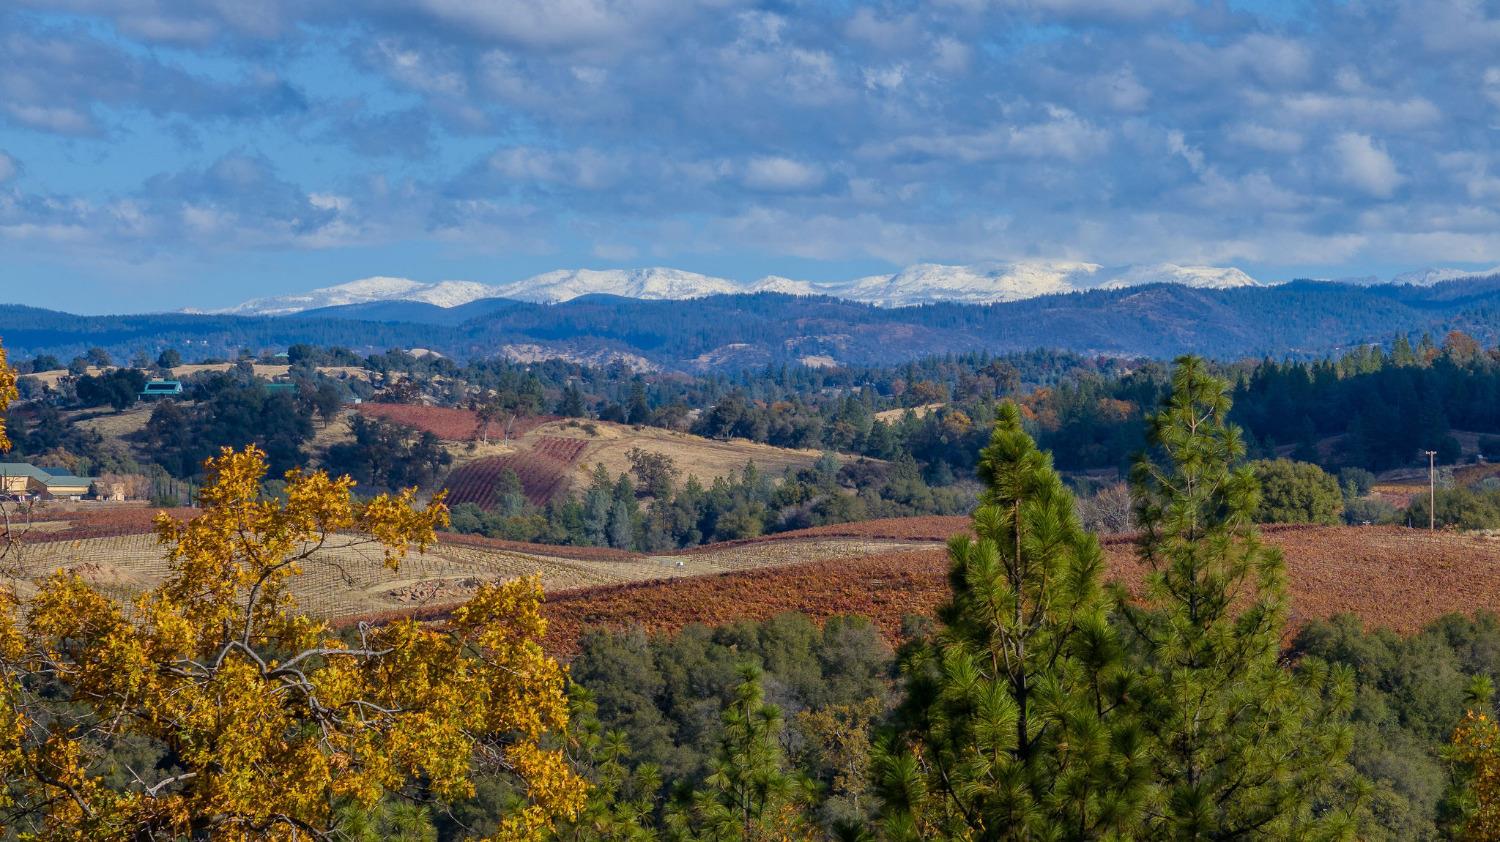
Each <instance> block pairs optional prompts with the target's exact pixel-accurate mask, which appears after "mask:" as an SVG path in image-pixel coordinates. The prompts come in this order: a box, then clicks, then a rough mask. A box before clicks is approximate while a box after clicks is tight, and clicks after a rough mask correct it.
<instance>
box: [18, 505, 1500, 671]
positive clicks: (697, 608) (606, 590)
mask: <svg viewBox="0 0 1500 842" xmlns="http://www.w3.org/2000/svg"><path fill="white" fill-rule="evenodd" d="M190 513H191V510H175V511H173V512H172V514H173V515H174V516H178V517H182V516H187V515H189V514H190ZM154 514H155V513H154V512H153V511H151V510H148V509H145V508H126V507H117V508H108V509H106V508H97V509H92V510H80V511H74V512H56V513H47V514H46V515H45V517H46V519H45V520H43V521H41V522H40V523H38V524H37V526H36V528H35V529H33V530H32V532H31V534H29V535H28V536H27V538H26V543H25V544H24V547H23V550H24V551H23V552H22V554H21V555H20V557H19V567H17V566H16V565H17V561H18V559H16V558H14V557H11V558H7V559H6V564H7V565H8V566H9V567H10V568H12V569H7V570H5V571H3V572H0V581H6V582H8V583H9V584H11V585H13V586H14V587H15V588H16V589H17V591H18V592H19V594H20V595H21V596H22V597H23V598H24V597H25V596H27V595H28V594H29V593H31V592H33V591H34V588H35V581H36V580H37V579H38V578H40V577H43V576H46V575H48V574H50V573H51V572H52V571H54V570H59V569H63V570H70V571H72V572H75V573H77V574H78V575H80V576H82V577H84V578H85V579H87V580H89V581H91V582H94V583H95V584H96V585H97V586H99V587H100V588H102V589H104V590H105V591H106V592H108V593H110V594H112V595H116V596H118V597H120V598H126V597H129V596H130V595H132V594H134V593H138V592H140V591H141V590H144V589H146V588H149V587H151V586H152V585H154V584H155V583H157V582H159V581H160V580H161V578H162V577H163V576H164V575H165V574H166V572H167V570H166V565H165V562H164V561H163V559H162V551H161V548H160V547H159V546H157V544H156V541H155V538H154V537H153V536H152V535H150V534H149V533H148V532H147V531H146V530H148V529H149V524H150V519H151V517H152V516H153V515H154ZM967 523H968V521H967V519H966V518H962V517H947V518H943V517H930V518H903V519H892V520H875V521H867V522H864V523H857V524H843V525H839V526H829V527H819V528H815V529H807V530H800V531H798V532H789V533H784V534H781V535H776V536H769V537H765V538H759V539H753V540H749V541H739V542H732V543H727V544H717V545H712V546H708V547H700V548H696V549H693V550H687V551H680V552H675V553H670V554H662V555H654V556H648V555H641V554H637V553H628V552H623V551H620V550H610V549H601V548H587V547H550V546H540V545H531V544H520V543H515V542H509V541H499V540H493V539H487V538H481V537H477V536H466V535H443V536H442V539H441V541H440V542H439V544H438V545H437V546H436V547H434V548H433V549H432V550H431V551H429V552H428V553H427V554H426V555H421V556H418V555H413V556H411V557H410V558H408V560H407V561H406V562H405V563H404V564H403V565H402V566H401V569H400V570H398V571H392V570H390V569H388V568H386V567H385V566H384V565H383V564H381V561H380V557H379V554H378V553H377V552H372V551H370V549H369V548H368V547H355V546H341V547H334V548H332V549H329V550H326V551H325V552H324V553H322V554H320V555H319V556H317V557H315V559H314V561H313V562H312V563H310V564H308V565H306V574H305V575H304V576H302V577H299V579H298V581H297V583H296V584H295V585H294V588H293V592H294V594H295V595H296V597H297V599H298V600H299V602H300V604H301V605H302V606H303V608H304V609H305V610H307V611H308V612H309V613H312V614H314V615H316V616H319V617H322V618H325V619H328V620H331V621H334V622H336V623H347V622H353V621H355V620H372V621H379V620H381V619H384V618H389V617H393V616H406V615H415V616H419V617H437V616H441V615H442V614H443V613H444V612H445V611H447V610H450V609H451V608H452V606H453V605H455V604H457V603H459V602H461V601H463V600H464V599H466V598H467V597H468V596H469V595H470V594H472V593H473V591H474V590H475V589H476V588H477V587H478V586H479V585H480V584H482V583H484V582H489V581H496V580H502V579H506V578H511V577H514V576H520V575H540V576H541V577H542V583H543V587H544V588H545V589H546V591H547V592H548V594H549V601H548V603H547V606H546V613H547V616H548V617H549V618H550V621H551V628H550V629H549V633H548V638H547V645H548V647H549V648H550V649H552V650H553V651H555V652H557V653H558V654H560V655H567V654H569V653H571V652H572V651H574V649H575V647H576V643H577V640H578V637H579V635H580V634H582V633H583V631H584V630H586V629H588V628H590V627H594V626H607V627H617V628H618V627H628V626H635V625H638V626H641V627H643V628H645V629H647V630H649V631H653V632H672V631H675V630H677V629H680V628H682V627H683V626H684V625H687V624H689V623H694V622H699V623H708V624H717V623H725V622H730V621H733V620H737V619H764V618H766V617H769V616H772V615H774V614H777V613H779V612H783V611H801V612H805V613H808V614H810V615H813V616H814V617H818V618H826V617H829V616H833V615H837V614H861V615H864V616H868V617H871V618H872V619H874V620H875V621H876V622H877V623H878V624H879V625H880V627H881V629H882V630H883V631H885V632H886V633H887V634H888V635H890V636H891V637H892V638H893V639H894V638H895V637H897V636H898V635H899V633H900V628H901V624H902V619H903V618H904V617H905V616H907V615H909V614H924V613H928V612H930V611H931V610H932V608H933V607H934V606H936V605H937V604H938V603H939V602H940V601H941V600H942V599H943V598H944V597H945V596H946V594H947V583H946V580H945V576H946V573H947V561H946V557H945V554H944V548H943V546H942V543H941V542H942V541H944V540H946V539H947V537H948V536H950V535H952V534H955V533H960V532H963V531H964V530H965V529H966V528H967ZM1263 531H1264V534H1265V537H1266V540H1267V542H1268V543H1270V544H1272V545H1274V546H1276V547H1279V548H1280V549H1281V551H1282V553H1283V554H1284V556H1285V558H1286V561H1287V568H1288V572H1289V580H1290V590H1291V621H1292V626H1293V628H1295V627H1297V626H1299V625H1301V624H1302V623H1305V622H1307V621H1308V620H1310V619H1312V618H1317V617H1326V616H1330V615H1332V614H1337V613H1353V614H1356V615H1358V616H1359V617H1361V618H1362V619H1363V620H1364V621H1365V622H1366V624H1367V625H1370V626H1386V627H1389V628H1393V629H1396V630H1398V631H1411V630H1414V629H1416V628H1419V627H1420V626H1422V625H1423V624H1425V623H1427V622H1430V621H1431V620H1433V619H1435V618H1437V617H1439V616H1441V615H1443V614H1446V613H1449V612H1455V611H1456V612H1465V613H1468V612H1473V611H1476V610H1489V611H1500V538H1495V537H1486V536H1482V535H1465V534H1457V533H1446V532H1439V533H1428V532H1425V531H1422V530H1411V529H1402V528H1399V527H1343V526H1339V527H1268V528H1266V529H1264V530H1263ZM1104 550H1105V554H1106V556H1107V558H1108V562H1109V570H1110V576H1111V577H1112V578H1114V579H1117V580H1119V581H1121V582H1123V583H1124V584H1125V585H1126V586H1127V587H1132V588H1133V587H1135V586H1137V585H1139V583H1140V581H1141V576H1142V573H1143V570H1142V568H1141V566H1140V564H1139V563H1138V562H1137V561H1136V560H1135V553H1134V547H1133V544H1132V542H1131V539H1130V537H1129V536H1114V537H1110V538H1107V539H1105V541H1104Z"/></svg>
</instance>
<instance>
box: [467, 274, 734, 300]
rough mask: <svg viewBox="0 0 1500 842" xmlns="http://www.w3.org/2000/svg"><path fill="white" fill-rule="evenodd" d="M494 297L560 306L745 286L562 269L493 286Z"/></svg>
mask: <svg viewBox="0 0 1500 842" xmlns="http://www.w3.org/2000/svg"><path fill="white" fill-rule="evenodd" d="M491 290H492V292H491V293H490V297H492V298H513V299H516V300H518V301H538V302H544V303H549V304H550V303H556V302H558V301H567V300H569V299H572V298H577V297H579V296H581V295H590V294H598V293H603V294H606V295H619V296H622V297H625V298H645V299H651V300H661V299H685V298H702V297H704V296H705V295H732V294H734V293H736V292H744V291H745V287H744V285H743V284H740V283H736V282H735V281H730V280H726V279H724V278H714V277H710V276H708V275H700V274H698V273H696V272H684V271H683V270H681V269H666V268H662V267H652V268H650V269H602V270H601V269H558V270H556V271H554V272H544V273H542V274H540V275H534V276H532V277H530V278H526V279H525V280H520V281H515V282H514V283H509V284H502V285H500V286H497V287H491Z"/></svg>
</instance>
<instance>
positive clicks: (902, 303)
mask: <svg viewBox="0 0 1500 842" xmlns="http://www.w3.org/2000/svg"><path fill="white" fill-rule="evenodd" d="M1148 283H1176V284H1181V285H1183V286H1187V287H1194V288H1200V289H1229V288H1233V287H1242V286H1255V285H1257V283H1258V282H1257V281H1256V280H1255V279H1254V278H1252V277H1250V276H1249V275H1247V274H1245V273H1244V272H1241V271H1240V270H1238V269H1233V268H1228V269H1223V268H1217V267H1212V266H1177V265H1175V264H1165V263H1164V264H1155V265H1151V266H1117V267H1106V266H1101V265H1100V264H1097V263H1082V262H1066V261H1048V262H1029V263H976V264H972V265H967V266H949V265H944V264H938V263H919V264H916V265H913V266H908V267H907V268H905V269H902V270H901V271H900V272H894V273H892V274H889V275H869V276H866V277H862V278H854V279H852V280H848V281H803V280H796V279H794V278H785V277H781V276H778V275H770V276H767V277H764V278H761V279H759V280H757V281H753V282H749V283H743V282H740V281H733V280H729V279H727V278H716V277H713V276H710V275H701V274H698V273H696V272H687V271H684V270H681V269H670V268H666V267H650V268H645V269H559V270H556V271H552V272H545V273H543V274H540V275H535V276H532V277H529V278H524V279H522V280H519V281H513V282H510V283H505V284H497V285H486V284H480V283H476V282H473V281H438V282H436V283H422V282H419V281H413V280H408V279H406V278H390V277H373V278H363V279H361V280H357V281H351V282H349V283H346V284H339V285H337V286H330V287H323V288H321V289H315V290H311V291H310V292H305V293H295V294H291V295H278V296H270V297H265V298H255V299H251V300H249V301H246V302H244V303H241V304H238V305H235V306H233V307H228V308H225V309H222V310H216V311H213V312H214V313H216V314H220V315H259V316H284V315H288V314H290V313H297V312H302V311H305V310H316V309H320V308H323V307H337V306H342V305H346V304H368V303H371V302H375V301H420V302H423V303H426V304H433V305H436V306H438V307H456V306H459V305H462V304H467V303H469V302H471V301H478V300H481V299H485V298H507V299H511V300H513V301H530V302H535V303H539V304H556V303H560V302H563V301H571V300H573V299H575V298H581V297H583V296H585V295H616V296H620V297H622V298H637V299H641V300H645V301H685V300H689V299H694V298H704V297H707V296H710V295H736V294H755V293H760V292H777V293H784V294H787V295H827V296H832V297H834V298H841V299H844V300H846V301H858V302H862V303H865V304H874V305H875V306H877V307H908V306H912V305H916V304H932V303H935V302H939V301H958V302H964V303H969V304H992V303H998V302H1006V301H1022V300H1025V299H1028V298H1036V297H1038V296H1042V295H1056V294H1059V293H1066V292H1082V291H1084V290H1090V289H1118V288H1122V287H1127V286H1139V285H1142V284H1148Z"/></svg>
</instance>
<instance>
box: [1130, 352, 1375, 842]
mask: <svg viewBox="0 0 1500 842" xmlns="http://www.w3.org/2000/svg"><path fill="white" fill-rule="evenodd" d="M1229 407H1230V401H1229V397H1228V385H1227V384H1226V383H1225V382H1224V381H1222V380H1219V379H1217V378H1214V377H1212V376H1210V375H1209V374H1208V373H1207V372H1206V371H1205V367H1204V364H1203V362H1202V361H1201V360H1198V359H1195V358H1192V357H1183V358H1181V359H1179V360H1178V361H1177V363H1176V368H1175V370H1174V371H1173V374H1172V389H1171V392H1170V394H1169V395H1168V396H1167V397H1166V398H1165V399H1164V401H1163V404H1162V407H1161V409H1160V411H1159V412H1158V413H1157V414H1156V415H1154V416H1153V417H1152V418H1151V419H1150V420H1149V423H1148V427H1147V438H1148V441H1149V443H1150V445H1151V446H1152V448H1153V450H1154V452H1153V454H1151V455H1149V456H1142V457H1141V459H1140V460H1139V461H1138V462H1137V464H1136V466H1135V469H1134V470H1133V472H1132V490H1133V493H1134V495H1135V498H1136V515H1137V518H1138V521H1139V523H1140V525H1141V533H1140V539H1139V547H1138V550H1139V553H1140V557H1141V560H1142V561H1143V563H1144V564H1145V565H1146V566H1147V568H1148V572H1147V576H1146V585H1145V591H1144V593H1143V595H1142V598H1141V600H1140V601H1139V602H1136V603H1132V602H1131V601H1130V600H1129V599H1128V598H1127V597H1126V596H1125V595H1124V594H1121V595H1120V598H1121V601H1122V606H1123V610H1124V615H1125V617H1126V620H1127V625H1128V627H1129V628H1130V629H1131V630H1132V632H1133V635H1132V636H1131V642H1132V644H1133V645H1134V648H1135V650H1136V654H1137V656H1138V657H1139V661H1138V667H1139V671H1140V676H1139V677H1140V685H1141V686H1140V687H1139V688H1138V689H1136V690H1135V691H1133V693H1132V699H1133V700H1134V701H1135V703H1136V705H1138V706H1139V715H1140V719H1141V724H1142V727H1143V728H1144V730H1145V731H1146V733H1147V735H1148V739H1149V740H1150V742H1151V745H1152V755H1153V765H1154V767H1155V768H1156V770H1157V771H1156V774H1157V793H1156V796H1155V797H1154V798H1153V803H1152V804H1151V806H1150V807H1149V808H1148V810H1147V819H1146V824H1145V826H1144V828H1143V835H1144V836H1145V837H1147V838H1151V839H1195V840H1196V839H1243V838H1274V839H1305V838H1319V837H1324V836H1338V835H1340V834H1345V833H1348V832H1350V831H1351V828H1350V820H1349V814H1348V812H1347V811H1345V810H1332V809H1327V808H1328V806H1329V805H1327V804H1326V803H1323V802H1322V801H1321V799H1322V798H1324V797H1326V796H1327V795H1328V788H1329V786H1330V784H1331V783H1332V782H1333V781H1334V780H1335V779H1336V778H1338V777H1339V776H1342V775H1344V774H1345V773H1346V772H1347V767H1346V765H1345V762H1344V761H1345V757H1346V755H1347V754H1348V751H1349V745H1350V730H1349V725H1348V722H1347V715H1348V709H1349V706H1350V703H1351V693H1352V690H1351V679H1350V676H1349V674H1348V672H1347V670H1339V671H1331V670H1329V669H1328V668H1327V667H1326V666H1325V665H1323V664H1322V663H1321V662H1317V661H1315V660H1311V659H1309V660H1305V661H1303V662H1302V663H1301V664H1300V665H1299V666H1298V668H1297V669H1296V670H1295V671H1293V670H1291V669H1287V668H1285V667H1283V665H1282V664H1281V663H1280V662H1279V652H1280V643H1281V638H1282V635H1283V632H1284V630H1285V625H1286V612H1287V606H1286V585H1285V570H1284V566H1283V564H1282V559H1281V554H1280V552H1279V551H1278V550H1276V549H1274V548H1272V547H1267V546H1265V545H1263V544H1262V543H1261V542H1260V540H1259V538H1258V536H1257V534H1256V531H1255V528H1254V526H1253V523H1252V515H1253V513H1254V512H1255V509H1256V506H1257V504H1258V502H1259V495H1260V489H1259V485H1258V483H1257V482H1256V480H1255V476H1254V474H1253V473H1252V472H1251V469H1250V468H1249V467H1248V466H1245V465H1242V464H1237V463H1240V462H1241V460H1242V457H1243V455H1244V448H1243V444H1242V442H1241V440H1240V435H1239V430H1238V429H1237V428H1235V427H1233V426H1231V425H1229V424H1228V423H1227V422H1226V421H1225V417H1226V416H1227V415H1228V412H1229ZM1153 457H1154V458H1153ZM1345 783H1347V781H1345ZM1355 789H1357V787H1355ZM1315 814H1317V815H1315Z"/></svg>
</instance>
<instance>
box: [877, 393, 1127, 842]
mask: <svg viewBox="0 0 1500 842" xmlns="http://www.w3.org/2000/svg"><path fill="white" fill-rule="evenodd" d="M980 474H981V476H982V477H983V479H984V480H985V482H986V483H987V487H986V489H985V490H984V492H983V494H982V495H981V498H980V505H979V508H978V509H976V510H975V512H974V515H973V525H974V531H975V533H977V535H978V540H974V539H972V538H969V537H967V536H960V537H956V538H954V539H953V540H952V541H951V542H950V544H949V549H948V552H949V558H950V559H951V562H952V566H951V572H950V574H949V582H950V586H951V588H952V598H951V599H950V600H949V602H948V603H947V604H946V605H944V606H943V607H942V608H941V609H939V612H938V618H939V620H940V622H941V624H942V628H941V630H940V631H939V632H938V633H937V634H936V635H935V636H934V638H933V639H932V640H930V641H927V642H925V643H923V644H921V645H919V646H917V647H915V648H914V650H913V651H911V652H909V653H908V655H907V658H906V659H905V663H904V667H903V668H904V671H905V672H906V674H907V676H908V685H907V699H906V701H905V703H904V704H903V707H902V710H901V711H900V715H899V719H900V723H901V730H900V731H899V732H898V734H897V735H892V736H890V737H888V738H887V739H886V741H885V744H884V745H883V747H882V752H881V753H882V757H881V760H880V767H881V770H882V771H881V786H882V793H883V797H884V800H885V804H886V809H885V811H884V812H885V817H884V818H885V824H886V833H887V836H888V837H889V838H892V839H901V840H907V839H910V840H916V839H930V838H946V839H974V840H979V839H985V840H990V839H1095V838H1100V837H1106V836H1111V835H1129V833H1130V830H1131V828H1132V827H1133V826H1134V824H1135V822H1136V819H1137V815H1138V811H1139V807H1140V805H1141V803H1142V802H1143V799H1144V796H1145V794H1146V789H1145V780H1146V778H1145V775H1146V769H1145V767H1144V765H1143V761H1144V759H1145V758H1144V756H1143V754H1142V751H1141V745H1140V741H1139V739H1138V737H1139V734H1138V731H1137V730H1136V729H1135V728H1134V727H1133V725H1132V723H1131V722H1130V721H1129V720H1128V719H1127V718H1126V717H1125V716H1124V715H1123V714H1122V710H1123V708H1122V707H1121V706H1120V704H1119V701H1120V698H1121V696H1122V694H1123V692H1124V689H1125V687H1126V680H1127V676H1126V675H1125V674H1124V673H1123V672H1122V670H1121V663H1122V662H1121V652H1120V647H1119V644H1118V641H1117V639H1116V637H1115V634H1114V632H1113V630H1112V628H1111V626H1110V622H1109V616H1108V609H1109V607H1110V604H1111V602H1110V599H1109V596H1108V594H1107V593H1106V592H1105V591H1104V589H1103V586H1102V581H1101V577H1102V574H1103V566H1104V562H1103V557H1102V554H1101V552H1100V549H1099V543H1098V541H1097V539H1095V537H1094V536H1093V535H1090V534H1088V533H1086V532H1084V530H1083V528H1082V527H1081V526H1080V525H1079V521H1078V517H1077V515H1076V513H1075V511H1074V506H1073V498H1072V495H1071V494H1069V493H1068V491H1067V490H1066V489H1065V488H1064V487H1063V484H1062V481H1061V480H1060V479H1059V478H1058V475H1057V472H1056V471H1055V470H1054V469H1053V467H1052V463H1051V458H1050V457H1049V456H1048V455H1046V454H1044V453H1042V452H1041V451H1039V450H1037V448H1036V445H1035V443H1034V442H1033V441H1032V440H1031V438H1030V436H1028V435H1027V434H1026V433H1025V431H1024V430H1023V429H1022V427H1021V416H1020V412H1019V410H1018V409H1017V408H1016V406H1015V405H1014V404H1011V403H1007V404H1005V405H1004V406H1003V407H1002V408H1001V410H1000V414H999V418H998V420H997V422H996V425H995V428H994V431H993V433H992V435H991V438H990V444H989V446H988V447H986V448H985V449H984V451H983V453H982V454H981V460H980Z"/></svg>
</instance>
